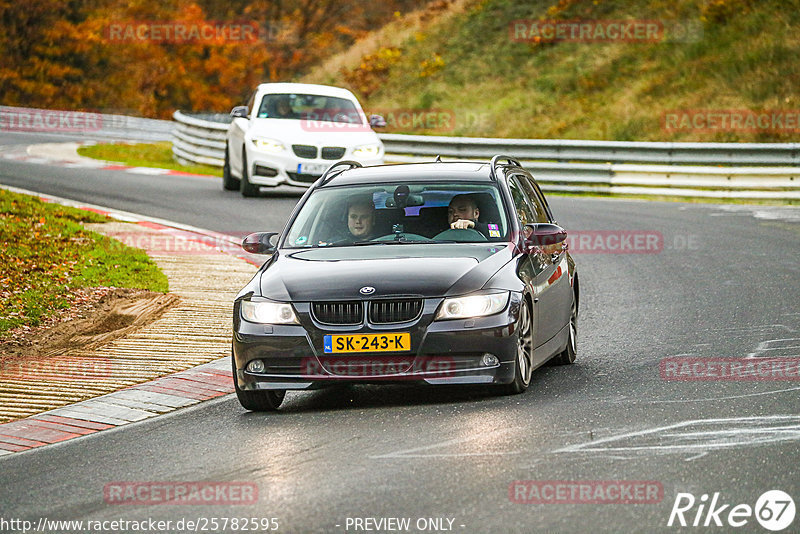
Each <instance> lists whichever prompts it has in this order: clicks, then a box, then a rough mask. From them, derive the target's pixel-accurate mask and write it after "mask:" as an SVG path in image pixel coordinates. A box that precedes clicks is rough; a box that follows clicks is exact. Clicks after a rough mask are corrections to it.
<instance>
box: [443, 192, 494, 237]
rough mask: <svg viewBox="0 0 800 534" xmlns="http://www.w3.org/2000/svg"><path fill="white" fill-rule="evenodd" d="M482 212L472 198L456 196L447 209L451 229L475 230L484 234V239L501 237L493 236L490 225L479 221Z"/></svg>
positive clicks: (464, 195)
mask: <svg viewBox="0 0 800 534" xmlns="http://www.w3.org/2000/svg"><path fill="white" fill-rule="evenodd" d="M480 214H481V210H480V209H478V204H477V203H476V202H475V199H473V198H472V197H471V196H469V195H466V194H463V195H456V196H454V197H453V198H452V199H451V200H450V205H449V206H448V207H447V217H448V222H449V223H450V228H452V229H454V230H467V229H473V230H477V231H478V232H480V233H482V234H483V235H484V237H486V238H489V237H500V234H499V233H498V234H497V235H491V233H490V231H489V230H490V228H489V225H488V224H486V223H482V222H479V221H478V217H479V216H480ZM495 230H496V228H495Z"/></svg>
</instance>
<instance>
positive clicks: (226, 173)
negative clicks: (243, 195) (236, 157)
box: [222, 143, 241, 191]
mask: <svg viewBox="0 0 800 534" xmlns="http://www.w3.org/2000/svg"><path fill="white" fill-rule="evenodd" d="M239 182H240V180H239V179H238V178H234V177H233V176H232V175H231V160H230V157H229V156H228V144H227V143H225V163H224V164H223V165H222V188H223V189H224V190H225V191H238V190H239V187H241V186H240V185H239Z"/></svg>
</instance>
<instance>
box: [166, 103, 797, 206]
mask: <svg viewBox="0 0 800 534" xmlns="http://www.w3.org/2000/svg"><path fill="white" fill-rule="evenodd" d="M173 118H174V119H175V121H176V123H177V124H176V127H175V130H174V134H173V135H174V140H173V152H174V154H175V157H176V158H178V160H181V161H185V162H195V163H205V164H208V165H214V166H222V164H223V158H224V150H225V132H226V131H227V129H228V123H229V122H230V118H228V117H227V116H220V115H214V116H210V115H205V116H189V115H186V114H184V113H181V112H180V111H176V112H175V113H174V114H173ZM223 121H225V122H223ZM379 137H380V138H381V140H382V141H383V143H384V146H385V147H386V153H387V155H386V159H387V161H390V162H413V161H430V160H431V158H432V157H433V156H437V155H440V156H443V158H444V159H445V160H446V159H448V158H456V159H460V160H465V159H466V160H470V159H480V160H483V161H485V160H486V159H488V158H490V157H491V156H494V155H495V154H498V153H502V154H510V155H513V156H514V157H516V158H519V159H520V160H522V163H523V165H524V166H525V168H526V169H528V170H529V171H531V172H532V173H533V174H534V176H535V177H536V180H537V181H538V182H539V183H540V184H541V185H542V188H543V189H544V190H545V191H561V192H578V193H581V192H582V193H595V194H598V193H599V194H634V195H662V196H684V197H717V198H743V199H800V143H650V142H630V143H629V142H621V141H577V140H551V139H492V138H476V137H438V136H423V135H401V134H380V135H379ZM721 165H736V166H735V167H730V166H726V167H720V166H721Z"/></svg>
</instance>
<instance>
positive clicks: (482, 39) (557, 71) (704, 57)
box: [305, 0, 800, 142]
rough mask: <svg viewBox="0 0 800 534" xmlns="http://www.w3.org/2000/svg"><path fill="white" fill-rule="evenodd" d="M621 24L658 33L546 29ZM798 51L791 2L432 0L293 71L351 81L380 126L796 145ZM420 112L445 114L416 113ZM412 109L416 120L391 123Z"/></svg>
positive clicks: (797, 6) (798, 14)
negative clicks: (596, 35) (622, 35)
mask: <svg viewBox="0 0 800 534" xmlns="http://www.w3.org/2000/svg"><path fill="white" fill-rule="evenodd" d="M520 20H522V21H525V22H523V23H522V26H520V27H519V28H522V30H523V31H519V30H517V31H518V33H516V34H513V33H512V28H513V27H512V23H513V22H514V21H520ZM621 20H622V21H629V22H630V21H634V22H635V21H640V22H641V23H642V24H649V23H655V24H657V25H658V31H657V32H656V33H655V34H652V35H651V38H650V39H640V38H637V36H636V35H635V34H626V36H627V37H628V38H627V39H626V40H624V41H620V40H612V41H611V42H608V41H603V40H602V39H599V40H598V39H591V38H588V37H586V35H589V34H584V38H583V39H580V38H576V39H575V41H577V42H570V41H569V39H557V38H555V39H551V40H548V39H547V37H548V35H547V34H546V33H545V32H546V28H545V26H546V24H547V23H548V22H552V23H556V22H559V21H561V22H564V21H582V22H581V23H582V24H586V23H589V24H591V26H590V28H592V31H597V27H598V26H600V27H601V28H600V31H602V30H603V29H605V31H608V34H609V35H611V26H612V25H613V22H614V21H621ZM534 21H538V24H533V22H534ZM570 28H571V26H569V25H567V26H566V31H567V36H569V32H570V31H575V30H570ZM537 31H538V32H539V37H540V39H539V42H536V33H537ZM575 35H577V36H578V37H580V34H575ZM603 35H605V34H603ZM515 36H516V38H515ZM522 36H524V38H522ZM601 37H602V36H601ZM798 58H800V0H701V1H689V0H634V1H630V2H621V1H617V2H612V1H607V0H560V1H558V0H547V1H543V2H537V3H536V4H532V3H531V2H529V1H526V0H484V1H478V0H473V1H470V0H463V1H461V2H448V1H445V0H442V1H440V2H436V3H435V4H434V5H433V6H432V7H431V8H429V9H428V11H426V12H423V13H422V14H420V13H415V14H410V15H407V16H405V17H399V16H397V17H396V20H394V21H393V22H391V23H390V25H389V26H387V27H385V28H383V29H381V30H376V31H375V32H373V34H371V35H370V36H368V37H367V38H366V39H364V40H362V41H361V42H358V43H356V44H355V45H354V47H353V48H352V49H351V50H350V51H348V52H346V53H345V54H341V55H339V56H335V57H333V58H330V59H329V60H328V61H326V62H325V63H323V64H322V65H321V66H320V67H318V68H316V69H315V70H314V71H312V72H311V73H310V74H309V75H308V76H306V77H305V81H313V82H319V83H330V84H335V85H342V86H345V87H349V88H350V89H352V90H354V91H355V92H356V93H357V94H359V96H360V97H361V98H362V99H363V100H362V102H363V103H364V106H365V108H366V109H367V110H368V111H376V112H383V113H384V114H388V115H390V117H388V118H389V119H390V120H389V122H390V128H389V129H388V131H392V132H401V131H402V132H406V133H425V134H440V135H470V136H491V137H495V136H496V137H521V138H568V139H610V140H623V141H627V140H640V141H648V140H649V141H754V142H770V141H778V142H786V141H800V120H798V115H799V114H800V60H799V59H798ZM425 110H428V112H427V116H428V118H429V116H433V115H434V114H438V116H440V117H449V119H446V120H441V121H435V120H434V121H427V122H426V121H425V120H422V119H424V118H425V117H426V111H425ZM411 116H416V117H417V118H422V119H421V120H418V121H417V122H414V121H413V120H400V119H401V118H402V117H406V119H408V117H411ZM734 116H738V119H737V118H734ZM394 119H397V120H394ZM737 121H738V122H737Z"/></svg>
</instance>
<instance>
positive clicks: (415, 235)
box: [283, 182, 508, 248]
mask: <svg viewBox="0 0 800 534" xmlns="http://www.w3.org/2000/svg"><path fill="white" fill-rule="evenodd" d="M507 226H508V225H507V221H506V215H505V212H504V210H503V204H502V202H501V199H500V194H499V191H498V189H497V187H496V186H494V185H490V184H476V183H468V182H467V183H453V182H447V183H424V184H419V183H417V184H413V183H412V184H382V185H370V186H363V185H360V186H347V187H329V188H323V189H319V190H317V191H315V192H314V193H313V194H312V195H311V196H310V197H309V199H308V201H307V202H306V203H305V205H304V206H303V207H302V209H301V210H300V213H299V214H298V215H297V218H296V219H295V221H294V223H293V224H292V226H291V228H290V229H289V231H288V234H287V237H286V240H285V241H284V243H283V246H284V248H306V247H331V246H357V245H358V246H360V245H370V244H402V243H418V244H424V243H443V242H459V243H480V242H486V241H500V240H504V239H505V238H506V234H507Z"/></svg>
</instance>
